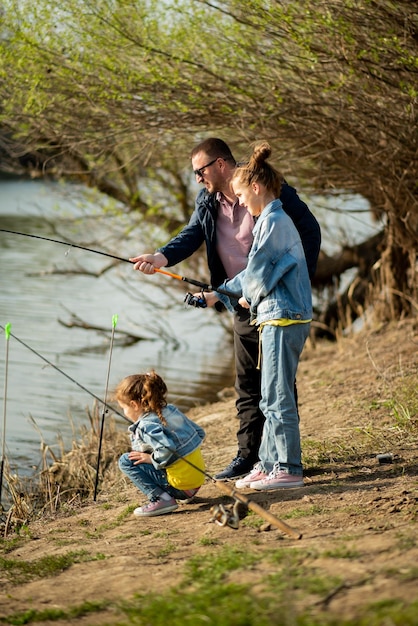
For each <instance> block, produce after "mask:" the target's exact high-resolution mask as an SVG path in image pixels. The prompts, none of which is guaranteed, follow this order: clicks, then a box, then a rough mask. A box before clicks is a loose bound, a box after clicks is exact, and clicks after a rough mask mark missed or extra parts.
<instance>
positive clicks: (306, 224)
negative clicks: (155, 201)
mask: <svg viewBox="0 0 418 626" xmlns="http://www.w3.org/2000/svg"><path fill="white" fill-rule="evenodd" d="M280 200H281V202H282V204H283V209H284V211H285V212H286V213H287V214H288V215H289V216H290V217H291V218H292V221H293V223H294V224H295V226H296V228H297V230H298V232H299V235H300V237H301V240H302V245H303V248H304V250H305V255H306V261H307V264H308V270H309V275H310V277H311V278H312V277H313V275H314V273H315V269H316V264H317V260H318V254H319V249H320V246H321V229H320V226H319V224H318V222H317V220H316V218H315V216H314V215H313V213H312V212H311V211H310V210H309V208H308V206H307V205H306V204H305V202H303V201H302V200H301V199H300V198H299V196H298V194H297V193H296V189H294V188H293V187H291V186H290V185H288V184H287V183H286V182H285V183H283V185H282V189H281V193H280ZM217 215H218V202H217V200H216V194H210V193H209V192H208V191H207V190H206V189H202V190H201V191H200V192H199V194H198V196H197V198H196V204H195V209H194V211H193V214H192V216H191V218H190V220H189V223H188V224H186V226H185V227H184V228H183V229H182V230H181V231H180V233H179V234H178V235H176V237H174V238H173V239H171V240H170V241H169V242H168V243H167V244H166V245H165V246H163V247H161V248H159V249H158V252H161V253H162V254H164V256H165V257H166V258H167V260H168V267H170V266H172V265H176V264H177V263H180V262H181V261H184V260H185V259H187V258H188V257H189V256H191V255H192V254H193V253H194V252H196V250H198V249H199V248H200V246H201V245H202V244H203V243H205V244H206V252H207V258H208V267H209V271H210V282H211V284H212V285H214V286H216V287H219V285H220V283H221V282H223V281H224V280H225V279H226V272H225V269H224V267H223V265H222V262H221V260H220V258H219V255H218V253H217V250H216V219H217Z"/></svg>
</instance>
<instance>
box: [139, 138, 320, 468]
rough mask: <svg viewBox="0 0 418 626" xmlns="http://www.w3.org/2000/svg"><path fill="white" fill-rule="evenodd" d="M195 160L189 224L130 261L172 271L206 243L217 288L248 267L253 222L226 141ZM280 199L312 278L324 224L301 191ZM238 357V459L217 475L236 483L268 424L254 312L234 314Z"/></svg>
mask: <svg viewBox="0 0 418 626" xmlns="http://www.w3.org/2000/svg"><path fill="white" fill-rule="evenodd" d="M191 160H192V167H193V171H194V174H195V176H196V180H197V182H198V183H202V184H203V185H204V187H205V188H204V189H202V190H201V191H200V192H199V194H198V196H197V198H196V203H195V210H194V212H193V214H192V216H191V218H190V221H189V223H188V224H187V225H186V226H185V227H184V228H183V230H182V231H181V232H180V233H179V234H178V235H177V236H176V237H174V238H173V239H171V241H169V242H168V243H167V244H166V245H165V246H163V247H162V248H159V249H158V250H157V251H156V252H155V253H154V254H141V255H139V256H137V257H134V258H132V259H130V260H131V261H132V262H133V263H135V265H134V269H136V270H140V271H141V272H144V273H145V274H153V273H154V271H155V268H157V269H160V268H162V267H167V266H168V267H170V266H172V265H176V264H177V263H180V262H181V261H184V259H187V258H188V257H189V256H191V255H192V254H193V253H194V252H196V250H198V249H199V248H200V246H201V245H202V243H203V242H204V243H205V244H206V253H207V260H208V267H209V271H210V281H211V285H212V286H213V287H217V286H218V285H220V283H222V282H223V281H224V280H225V278H233V277H234V276H235V275H236V274H237V273H238V272H240V271H241V270H243V269H244V267H245V266H246V264H247V256H248V252H249V250H250V248H251V244H252V240H253V236H252V230H253V228H254V220H253V217H252V216H251V215H250V214H249V212H248V211H247V210H246V209H245V208H244V207H242V206H240V205H239V204H238V200H237V198H236V197H235V195H234V194H233V192H232V190H231V187H230V181H231V177H232V174H233V172H234V170H235V166H236V161H235V159H234V157H233V155H232V153H231V150H230V148H229V146H228V145H227V144H226V143H225V142H224V141H223V140H222V139H218V138H216V137H210V138H208V139H205V140H204V141H202V142H201V143H199V144H198V145H197V146H196V147H195V148H194V149H193V150H192V153H191ZM280 200H281V201H282V204H283V209H284V210H285V211H286V213H287V214H288V215H289V216H290V217H291V218H292V220H293V222H294V224H295V226H296V228H297V229H298V231H299V235H300V237H301V240H302V244H303V248H304V251H305V256H306V261H307V265H308V270H309V275H310V277H311V278H312V276H313V275H314V273H315V269H316V263H317V259H318V254H319V248H320V245H321V231H320V227H319V224H318V222H317V220H316V219H315V217H314V215H313V214H312V213H311V211H310V210H309V209H308V207H307V205H306V204H305V203H304V202H302V200H301V199H300V198H299V197H298V195H297V193H296V190H295V189H293V187H290V186H289V185H288V184H287V183H286V182H284V183H283V186H282V192H281V195H280ZM205 299H206V302H207V304H208V306H216V307H218V302H217V301H218V299H217V296H216V295H215V294H214V293H213V292H210V293H206V294H205ZM234 352H235V373H236V380H235V389H236V392H237V400H236V408H237V415H238V418H239V429H238V432H237V440H238V454H237V456H236V457H235V458H234V459H233V460H232V461H231V463H230V464H229V465H228V466H227V467H226V468H225V469H224V470H223V471H221V472H220V473H219V474H217V475H216V476H215V478H216V479H217V480H235V479H237V478H240V477H242V476H245V475H246V474H248V473H249V472H250V471H251V469H252V467H253V466H254V464H255V463H256V462H257V461H258V449H259V446H260V441H261V435H262V431H263V425H264V415H263V414H262V412H261V411H260V408H259V402H260V382H261V381H260V370H258V369H257V361H258V331H257V329H256V328H255V327H254V326H250V324H249V310H248V309H244V308H242V307H240V306H239V305H238V306H237V307H236V311H235V314H234ZM295 393H296V389H295Z"/></svg>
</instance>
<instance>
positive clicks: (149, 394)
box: [112, 370, 167, 426]
mask: <svg viewBox="0 0 418 626" xmlns="http://www.w3.org/2000/svg"><path fill="white" fill-rule="evenodd" d="M112 396H113V399H114V400H116V401H117V402H122V403H124V404H127V403H128V402H130V401H131V400H134V401H135V402H138V403H139V404H140V405H141V406H142V408H143V409H144V411H153V412H154V413H156V414H157V415H158V417H159V418H160V420H161V421H162V423H163V424H164V426H167V422H166V420H165V418H164V416H163V412H162V410H163V408H164V407H165V406H167V400H166V396H167V385H166V384H165V382H164V381H163V379H162V378H161V376H159V375H158V374H157V373H156V372H154V370H152V371H151V372H147V373H146V374H132V375H131V376H126V378H123V379H122V380H121V382H120V383H119V384H118V385H117V386H116V388H115V390H114V391H113V394H112Z"/></svg>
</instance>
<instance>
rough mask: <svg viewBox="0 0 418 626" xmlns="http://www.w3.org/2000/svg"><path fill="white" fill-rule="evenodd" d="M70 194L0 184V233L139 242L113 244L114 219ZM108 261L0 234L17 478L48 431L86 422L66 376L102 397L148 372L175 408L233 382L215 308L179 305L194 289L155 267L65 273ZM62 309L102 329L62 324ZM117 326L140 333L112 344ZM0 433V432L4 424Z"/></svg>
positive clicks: (59, 188)
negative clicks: (160, 382) (128, 341)
mask: <svg viewBox="0 0 418 626" xmlns="http://www.w3.org/2000/svg"><path fill="white" fill-rule="evenodd" d="M74 194H76V196H74ZM76 198H77V189H76V188H74V189H71V187H69V186H63V185H59V184H52V183H51V184H47V183H44V182H41V181H31V180H29V181H22V180H7V179H3V180H0V228H3V229H7V230H13V231H19V232H24V233H31V234H36V235H39V236H44V237H51V238H54V239H60V240H62V239H64V240H68V239H70V240H71V241H73V242H74V243H77V244H79V245H86V246H87V247H90V248H95V249H102V248H100V245H101V244H96V245H94V244H92V242H94V241H100V242H102V243H103V242H105V243H106V245H107V251H108V252H110V253H111V254H115V255H117V256H120V257H122V258H126V259H127V258H128V257H129V256H133V255H134V254H137V253H139V252H143V251H144V250H148V249H149V247H147V245H146V243H145V242H141V241H140V239H139V237H138V231H135V232H134V233H133V234H132V235H131V236H130V237H128V236H127V235H125V236H124V237H123V238H122V241H123V245H121V244H120V239H119V236H120V234H121V233H123V228H124V226H125V225H124V224H123V218H119V219H118V218H116V217H112V216H110V217H106V221H105V224H104V223H103V220H102V219H99V217H98V211H96V210H95V207H94V206H87V207H86V206H85V204H84V203H83V206H82V207H81V204H79V200H77V199H76ZM75 217H76V218H77V219H76V222H74V218H75ZM112 234H113V236H112ZM86 242H87V243H86ZM112 244H113V245H114V248H112ZM111 263H112V260H111V259H108V258H105V257H102V256H99V255H95V254H92V253H89V252H85V251H83V250H79V249H76V248H70V247H66V246H62V245H58V244H54V243H50V242H48V241H43V240H39V239H32V238H28V237H22V236H17V235H12V234H8V233H4V232H0V268H1V285H0V324H1V325H2V326H3V327H4V326H5V325H6V324H7V323H10V324H11V328H10V330H11V334H12V336H10V338H9V339H8V340H7V339H6V334H5V333H4V332H3V330H2V331H1V333H2V336H0V389H1V391H0V394H1V398H2V408H3V412H2V413H3V415H2V424H3V422H4V414H5V416H6V429H5V430H4V433H5V441H6V456H7V458H8V460H9V463H10V464H11V465H12V466H16V467H17V469H18V472H19V473H22V474H25V473H26V470H29V469H32V468H33V466H35V465H36V464H37V463H38V460H39V459H40V443H41V441H44V443H45V444H47V445H48V446H50V447H51V448H52V449H53V450H54V449H56V448H57V446H58V434H59V435H60V436H61V437H62V438H63V439H64V441H65V442H66V444H67V445H68V444H69V443H70V442H71V439H72V438H73V429H74V430H75V432H79V425H80V424H87V423H88V415H87V410H88V409H91V408H92V407H93V404H94V398H93V396H91V395H90V394H89V393H86V392H85V391H84V390H83V389H82V388H80V387H79V386H78V385H77V384H75V383H74V382H73V381H71V380H69V378H68V377H70V378H72V379H73V380H74V381H76V383H79V384H81V385H82V387H84V388H85V389H87V390H88V392H91V393H92V394H94V395H95V396H96V397H98V398H99V399H104V397H105V391H106V388H108V389H109V390H111V389H112V387H113V386H114V385H115V384H116V383H117V382H118V381H119V380H120V379H121V378H123V377H124V376H126V375H128V374H132V373H135V372H146V371H148V370H150V369H151V368H154V369H155V370H156V371H157V372H158V373H159V374H160V375H161V376H162V377H163V378H164V380H165V381H166V383H167V386H168V389H169V401H170V402H174V403H175V404H177V405H178V406H179V407H180V408H182V409H183V410H187V409H188V408H190V407H192V406H195V405H199V404H202V403H206V402H212V401H215V400H216V399H217V396H216V394H217V392H218V391H219V390H221V389H222V388H224V387H226V386H230V385H232V384H233V360H232V352H233V351H232V345H231V344H230V343H229V339H228V336H227V333H226V332H225V330H224V329H223V328H222V325H221V324H220V320H219V314H216V313H215V312H214V311H213V310H211V309H210V310H209V309H207V310H202V309H195V308H194V307H191V306H187V305H185V304H184V302H183V299H184V295H185V293H186V292H187V291H188V289H191V290H192V291H195V290H196V289H195V288H194V287H188V286H187V285H186V284H185V283H180V282H177V281H174V280H173V279H172V278H168V277H166V276H164V275H161V274H154V275H153V276H144V275H143V274H141V273H140V272H135V271H134V270H133V268H132V265H131V264H129V263H126V264H124V263H120V264H117V265H116V266H115V267H112V269H110V270H109V271H107V272H104V273H103V274H102V275H100V276H98V277H94V276H92V275H83V274H77V273H73V272H75V271H79V270H80V269H81V268H82V269H83V270H88V271H89V272H96V273H97V272H100V271H101V270H102V269H103V268H105V267H107V266H109V264H111ZM174 271H176V268H174ZM195 278H198V279H199V280H203V281H206V280H208V277H207V276H202V277H195ZM73 315H76V316H78V318H79V319H80V320H81V321H83V322H85V323H87V324H89V325H91V326H95V327H100V328H103V329H104V330H105V331H106V332H99V331H93V330H90V331H88V330H85V329H81V328H78V327H74V326H73V327H72V328H69V327H67V326H66V325H68V324H71V322H72V320H73V317H72V316H73ZM225 315H227V314H225ZM114 316H117V323H116V327H115V331H114V335H113V343H112V327H113V325H114V321H116V318H115V317H114ZM226 323H227V324H228V320H227V321H226ZM125 332H126V333H133V334H135V335H139V336H141V337H145V339H144V340H142V341H138V342H137V343H134V344H133V345H130V346H126V345H125V346H122V345H121V344H120V342H121V340H122V339H123V337H124V335H122V333H125ZM13 335H14V336H15V337H16V338H17V339H15V338H14V337H13ZM18 340H20V341H23V342H24V343H25V344H27V346H29V348H30V349H29V348H27V347H25V346H23V345H22V344H21V343H19V341H18ZM111 348H112V349H111ZM32 350H33V351H36V352H37V353H39V355H41V356H42V357H43V358H44V359H46V360H47V361H49V362H50V363H53V364H54V365H55V366H56V367H58V368H59V369H60V370H62V372H64V373H65V374H66V376H65V375H64V374H61V372H59V371H57V370H56V369H54V368H53V367H51V366H50V365H48V364H47V362H46V361H45V360H44V359H42V358H41V357H40V356H38V355H36V354H34V352H32ZM109 365H110V366H109ZM6 372H7V376H6ZM6 383H7V384H6ZM4 392H6V393H4ZM4 396H5V397H6V401H4ZM99 411H100V414H101V413H102V412H103V408H102V407H101V408H100V409H99ZM121 422H122V424H121V427H122V428H125V427H126V423H125V422H123V420H121ZM1 432H2V437H3V426H2V430H1Z"/></svg>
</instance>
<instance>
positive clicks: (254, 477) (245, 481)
mask: <svg viewBox="0 0 418 626" xmlns="http://www.w3.org/2000/svg"><path fill="white" fill-rule="evenodd" d="M264 478H267V474H266V473H265V472H262V471H261V470H260V468H259V465H258V464H257V465H256V466H255V467H253V469H252V470H251V472H250V473H249V474H247V476H244V478H241V479H240V480H237V482H236V483H235V487H236V488H237V489H244V488H245V487H251V483H255V482H257V481H259V480H263V479H264ZM252 488H254V487H252Z"/></svg>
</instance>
